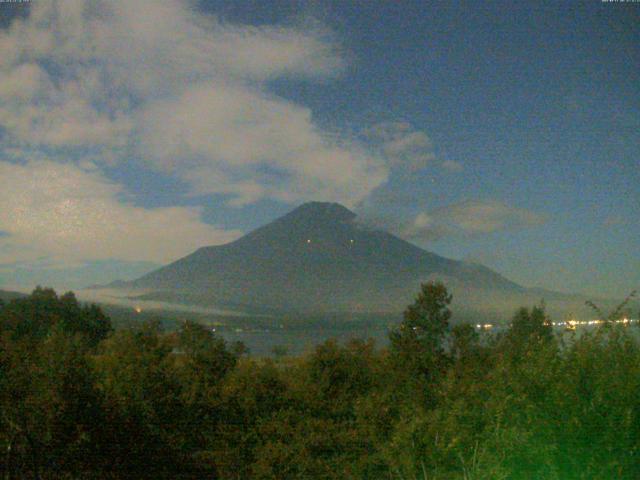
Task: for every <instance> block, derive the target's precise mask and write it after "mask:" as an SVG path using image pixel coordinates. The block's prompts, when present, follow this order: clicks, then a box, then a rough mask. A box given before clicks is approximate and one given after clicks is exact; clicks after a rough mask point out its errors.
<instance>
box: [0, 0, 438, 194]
mask: <svg viewBox="0 0 640 480" xmlns="http://www.w3.org/2000/svg"><path fill="white" fill-rule="evenodd" d="M0 43H2V44H3V46H6V48H5V50H6V51H7V52H8V54H7V55H6V56H3V58H2V59H0V68H1V69H2V77H1V78H2V80H0V125H1V126H2V127H3V129H4V132H5V135H4V141H3V142H4V146H5V147H16V146H17V147H24V148H26V147H30V148H46V149H58V150H63V151H65V152H67V151H68V150H69V149H72V150H73V149H76V150H77V151H81V152H82V154H83V155H84V154H85V153H86V152H84V150H86V149H90V150H91V151H92V153H93V154H98V155H101V156H102V158H103V161H104V162H109V163H110V164H112V165H115V166H117V165H118V164H119V163H122V162H130V161H133V160H132V159H140V161H142V162H143V164H144V165H146V167H147V168H149V169H155V170H159V171H163V172H165V173H167V172H168V173H170V174H172V175H175V176H177V177H179V178H181V179H183V180H186V181H187V182H188V183H189V184H190V185H191V186H192V190H193V193H195V194H202V193H225V194H229V195H230V196H231V197H232V202H233V203H236V204H242V203H249V202H254V201H257V200H259V199H261V198H264V197H271V198H278V199H283V200H285V201H290V202H299V201H302V200H307V199H312V198H313V199H316V198H317V199H331V200H335V201H341V202H344V203H346V204H349V205H352V204H354V203H356V202H357V201H359V200H361V199H362V198H363V197H364V196H366V195H367V194H368V193H370V192H371V191H372V190H373V189H375V188H376V187H377V186H379V185H380V184H381V183H383V182H384V181H385V180H386V178H387V176H388V167H387V166H386V165H385V164H384V162H383V161H382V159H380V158H379V157H378V156H376V155H373V154H372V153H371V152H369V151H366V149H365V148H364V147H362V146H361V145H359V144H357V143H356V142H355V141H353V140H349V139H348V138H339V137H338V138H336V136H335V135H333V134H330V133H329V132H326V131H323V130H322V129H321V128H319V126H318V125H317V124H316V123H315V122H314V121H313V116H312V113H311V112H310V111H309V110H308V109H306V108H304V107H302V106H300V105H297V104H294V103H291V102H289V101H286V100H284V99H283V98H280V97H277V96H274V95H272V94H270V93H269V81H271V80H273V79H276V78H280V77H300V78H306V79H309V80H314V79H318V78H331V77H334V76H335V75H337V74H339V73H340V72H341V71H342V69H343V68H344V60H343V58H342V56H341V55H340V54H339V45H337V44H336V42H335V41H333V39H332V38H331V35H330V34H328V33H327V32H326V31H322V30H321V29H319V28H315V29H303V28H296V27H288V28H285V27H278V26H264V27H251V26H242V25H232V24H228V23H222V22H220V21H219V20H217V19H216V18H215V17H212V16H204V15H202V14H200V13H198V12H196V11H194V10H193V9H192V8H190V5H189V4H187V3H183V2H179V1H176V0H136V1H135V2H132V1H130V0H112V1H109V2H107V1H98V2H90V1H81V0H66V1H58V2H52V1H45V0H41V1H38V2H34V3H33V5H32V6H31V13H30V15H29V17H28V18H27V19H25V20H20V19H19V20H15V21H14V22H13V24H12V25H11V27H10V28H9V29H8V30H6V31H3V32H0ZM410 135H411V134H410ZM413 137H414V138H413V140H410V139H405V140H404V141H405V142H407V141H412V142H413V143H415V144H416V147H419V144H424V143H425V138H426V137H425V138H422V137H421V135H420V134H417V135H416V134H413ZM396 141H400V143H399V144H398V145H397V146H396V147H395V148H396V149H403V148H404V149H406V148H409V145H405V146H403V145H402V144H401V143H402V139H397V140H396ZM390 148H394V147H390Z"/></svg>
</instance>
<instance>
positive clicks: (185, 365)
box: [0, 283, 640, 480]
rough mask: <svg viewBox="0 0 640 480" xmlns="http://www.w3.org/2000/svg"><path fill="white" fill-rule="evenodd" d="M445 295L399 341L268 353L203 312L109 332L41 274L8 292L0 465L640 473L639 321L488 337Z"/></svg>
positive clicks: (530, 317)
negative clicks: (197, 319)
mask: <svg viewBox="0 0 640 480" xmlns="http://www.w3.org/2000/svg"><path fill="white" fill-rule="evenodd" d="M450 303H451V295H449V293H448V292H447V290H446V288H445V287H444V286H443V285H442V284H437V283H436V284H425V285H423V286H422V288H421V291H420V294H419V295H418V297H417V299H416V301H415V303H414V304H413V305H411V306H409V307H408V308H407V310H406V311H405V314H404V318H403V321H402V323H401V325H400V326H399V327H398V328H397V329H395V330H394V331H393V332H391V333H390V338H391V345H390V348H389V349H380V348H376V347H375V345H374V344H373V343H372V342H370V341H362V340H352V341H348V342H345V343H339V342H337V341H333V340H332V341H327V342H325V343H323V344H320V345H318V346H317V347H316V348H315V349H314V350H313V351H311V352H309V353H308V354H306V355H304V356H301V357H292V356H286V357H285V356H284V355H282V356H280V357H279V358H278V359H277V360H276V361H275V362H274V361H271V360H268V359H266V360H265V359H259V358H251V357H246V356H244V355H243V348H242V346H241V345H228V344H227V343H226V342H225V341H224V340H223V339H222V338H220V337H217V336H216V335H215V334H213V333H212V331H211V330H210V329H208V328H206V327H204V326H202V325H199V324H195V323H188V322H187V323H184V324H182V325H181V327H180V328H179V329H178V331H176V332H173V333H165V332H163V330H162V329H161V327H160V325H159V324H158V323H154V322H145V323H142V324H140V325H138V326H137V327H136V328H129V329H126V330H118V331H116V332H115V333H111V332H110V328H109V320H108V319H107V318H106V316H104V314H103V313H102V312H101V310H100V309H98V308H97V307H86V306H82V305H80V304H79V303H78V302H77V300H76V299H75V297H74V296H73V294H65V295H63V296H61V297H58V296H57V295H56V294H55V292H53V290H50V289H41V288H38V289H36V290H35V291H34V293H33V294H32V295H31V296H30V297H28V298H26V299H19V300H14V301H11V302H9V303H7V304H5V305H3V306H0V475H1V476H2V478H6V479H15V478H42V479H68V478H83V479H84V478H86V479H91V478H96V479H97V478H112V479H120V478H121V479H129V478H153V479H156V478H159V479H162V478H167V479H169V478H172V479H173V478H177V479H180V478H182V479H200V478H223V479H227V478H228V479H237V478H243V479H244V478H248V479H249V478H251V479H298V478H319V479H344V478H354V479H356V478H359V479H380V478H390V479H432V480H433V479H436V480H438V479H439V480H445V479H447V480H448V479H453V480H456V479H460V480H470V479H486V480H490V479H491V480H493V479H515V480H519V479H523V480H524V479H530V478H539V479H550V480H566V479H569V480H573V479H575V480H587V479H603V480H604V479H611V478H616V479H636V478H640V443H639V442H638V439H640V402H638V398H640V342H639V341H638V337H637V332H635V333H634V331H632V330H631V329H629V328H627V327H625V326H623V325H617V324H613V323H609V324H605V325H603V326H602V327H599V328H595V329H594V330H592V331H587V332H581V334H579V335H578V334H566V333H559V334H554V332H553V331H552V329H551V322H550V319H549V318H548V317H547V315H546V313H545V311H544V307H543V306H537V307H533V308H531V309H527V308H523V309H520V310H518V311H517V312H516V314H515V315H514V317H513V319H512V321H511V323H510V324H509V326H508V328H507V329H506V331H504V332H503V333H501V334H496V335H488V334H487V333H479V332H478V331H477V330H476V329H475V328H473V327H472V326H470V325H454V326H452V327H450V326H449V320H450V316H451V312H450V310H449V306H450ZM616 315H618V314H616ZM634 330H635V329H634Z"/></svg>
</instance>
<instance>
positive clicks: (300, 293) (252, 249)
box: [119, 202, 526, 313]
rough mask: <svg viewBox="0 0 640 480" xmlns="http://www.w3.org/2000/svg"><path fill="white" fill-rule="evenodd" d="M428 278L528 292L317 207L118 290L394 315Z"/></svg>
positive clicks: (460, 287)
mask: <svg viewBox="0 0 640 480" xmlns="http://www.w3.org/2000/svg"><path fill="white" fill-rule="evenodd" d="M430 279H440V280H443V281H445V283H447V285H448V286H449V288H451V290H452V291H453V292H454V295H456V297H460V298H462V299H464V298H467V299H471V298H475V299H479V300H482V299H486V298H488V297H490V296H494V297H495V296H500V295H502V296H505V297H506V296H513V295H515V296H517V297H520V296H521V295H522V294H524V293H526V289H524V288H523V287H521V286H520V285H517V284H516V283H514V282H511V281H510V280H508V279H506V278H504V277H503V276H501V275H500V274H498V273H496V272H494V271H492V270H490V269H489V268H487V267H484V266H482V265H477V264H471V263H466V262H460V261H456V260H451V259H448V258H444V257H441V256H439V255H436V254H434V253H431V252H428V251H426V250H423V249H421V248H419V247H417V246H415V245H413V244H411V243H409V242H406V241H404V240H402V239H400V238H398V237H396V236H394V235H392V234H390V233H387V232H385V231H382V230H377V229H372V228H369V227H367V226H364V225H362V224H361V223H359V222H358V219H357V217H356V215H355V214H354V213H353V212H351V211H350V210H348V209H347V208H345V207H343V206H342V205H339V204H336V203H320V202H311V203H306V204H304V205H302V206H300V207H298V208H296V209H295V210H293V211H292V212H290V213H288V214H287V215H285V216H283V217H281V218H279V219H277V220H275V221H273V222H271V223H269V224H267V225H265V226H263V227H260V228H258V229H256V230H254V231H252V232H250V233H248V234H247V235H245V236H243V237H241V238H239V239H238V240H236V241H234V242H231V243H228V244H225V245H219V246H210V247H203V248H200V249H199V250H197V251H195V252H194V253H192V254H190V255H188V256H186V257H184V258H181V259H179V260H177V261H176V262H174V263H171V264H169V265H167V266H165V267H162V268H160V269H158V270H155V271H153V272H151V273H149V274H147V275H144V276H143V277H141V278H139V279H137V280H135V281H132V282H128V283H125V284H119V287H123V286H125V287H127V288H130V289H133V290H138V291H139V290H144V291H146V292H148V293H147V294H146V295H145V297H144V298H146V299H154V300H165V301H182V302H188V303H196V304H200V305H211V306H226V307H236V308H242V309H245V310H252V311H256V310H258V311H289V312H314V313H318V312H397V311H401V310H402V309H403V308H404V307H405V306H406V305H407V304H408V303H410V302H411V301H412V300H413V298H414V296H415V294H416V292H417V291H418V289H419V286H420V283H421V282H423V281H427V280H430Z"/></svg>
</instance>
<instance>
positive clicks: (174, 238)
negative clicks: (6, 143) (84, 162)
mask: <svg viewBox="0 0 640 480" xmlns="http://www.w3.org/2000/svg"><path fill="white" fill-rule="evenodd" d="M88 166H89V167H90V168H88V169H87V168H80V167H78V166H75V165H72V164H60V163H56V162H52V161H47V160H33V161H30V162H28V163H26V164H22V165H20V164H14V163H9V162H1V161H0V205H2V208H0V231H4V232H6V234H7V235H4V236H2V237H0V263H9V262H25V261H26V262H29V261H41V259H43V258H46V259H47V260H46V262H48V264H51V265H56V264H61V265H64V266H69V265H74V264H79V263H82V262H85V261H88V260H101V259H118V260H124V261H152V262H168V261H173V260H175V259H176V258H179V257H181V256H183V255H185V254H188V253H190V252H191V251H193V250H194V249H196V248H198V247H201V246H203V245H210V244H216V243H224V242H227V241H230V240H232V239H234V238H236V237H237V236H238V235H239V232H237V231H225V230H222V229H218V228H216V227H214V226H211V225H207V224H205V223H203V222H202V220H201V219H200V211H199V209H197V208H185V207H167V208H152V209H147V208H142V207H139V206H135V205H133V204H131V203H129V202H127V201H123V200H122V199H121V198H120V197H121V196H122V194H123V193H124V192H123V190H122V188H121V187H120V186H119V185H116V184H114V183H111V182H109V181H107V180H106V179H105V178H104V177H103V176H102V175H101V174H100V173H99V172H97V171H95V170H94V169H92V168H91V166H90V165H88Z"/></svg>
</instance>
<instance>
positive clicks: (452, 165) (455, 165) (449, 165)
mask: <svg viewBox="0 0 640 480" xmlns="http://www.w3.org/2000/svg"><path fill="white" fill-rule="evenodd" d="M441 166H442V168H444V169H445V170H449V171H450V172H454V173H459V172H461V171H462V170H464V166H463V165H462V164H461V163H460V162H456V161H455V160H445V161H444V162H442V163H441Z"/></svg>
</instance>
